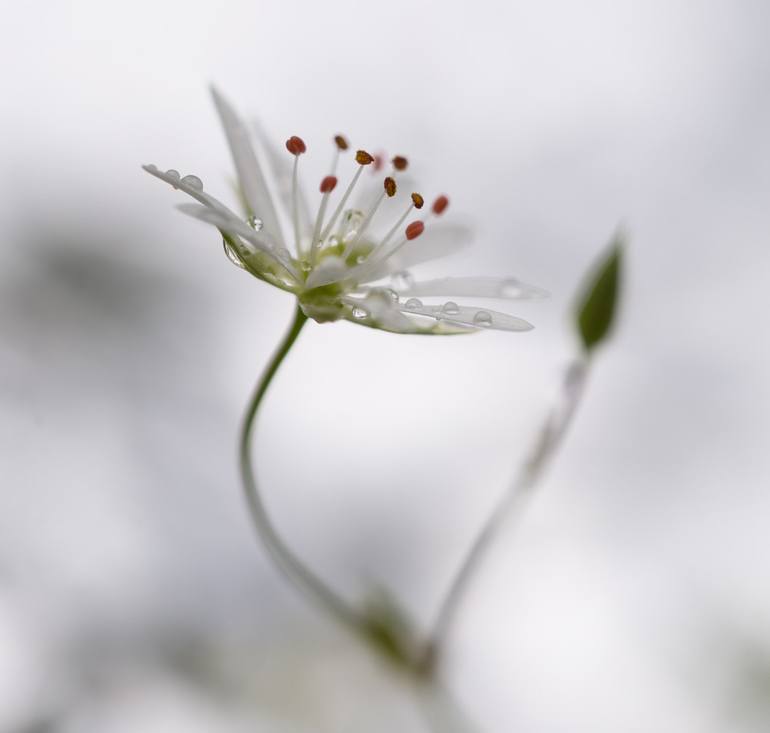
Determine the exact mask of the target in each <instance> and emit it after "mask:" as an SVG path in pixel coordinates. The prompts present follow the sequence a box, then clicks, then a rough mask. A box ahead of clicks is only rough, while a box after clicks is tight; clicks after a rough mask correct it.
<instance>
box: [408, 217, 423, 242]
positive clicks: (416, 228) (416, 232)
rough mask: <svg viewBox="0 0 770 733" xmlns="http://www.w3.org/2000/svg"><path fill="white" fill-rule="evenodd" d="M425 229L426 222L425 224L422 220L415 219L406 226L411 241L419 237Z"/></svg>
mask: <svg viewBox="0 0 770 733" xmlns="http://www.w3.org/2000/svg"><path fill="white" fill-rule="evenodd" d="M424 229H425V224H423V223H422V222H421V221H413V222H412V223H411V224H410V225H409V226H408V227H407V228H406V238H407V239H409V240H410V241H411V240H412V239H417V237H419V236H420V235H421V234H422V233H423V230H424Z"/></svg>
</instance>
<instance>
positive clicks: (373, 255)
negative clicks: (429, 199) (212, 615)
mask: <svg viewBox="0 0 770 733" xmlns="http://www.w3.org/2000/svg"><path fill="white" fill-rule="evenodd" d="M413 208H414V202H412V203H411V204H409V206H408V207H407V209H406V211H405V212H404V213H403V214H402V215H401V216H400V217H399V218H398V221H397V222H396V223H395V224H394V225H393V227H392V228H391V230H390V231H389V232H388V233H387V234H386V235H385V237H384V238H383V239H382V240H380V243H379V244H378V245H377V246H376V247H375V248H374V249H373V250H372V251H371V252H370V253H369V256H368V257H367V258H366V262H367V263H373V262H376V261H377V260H380V261H382V260H386V259H388V257H390V255H391V254H392V252H388V253H387V254H385V255H383V256H381V255H382V252H383V251H384V250H385V248H386V247H387V246H388V242H390V240H391V239H393V235H394V234H395V233H396V232H397V231H398V230H399V229H400V228H401V225H402V224H403V223H404V222H405V221H406V217H407V216H409V214H411V213H412V209H413ZM404 241H406V240H404ZM401 246H402V245H401V244H399V245H398V246H397V247H396V249H400V248H401ZM394 251H395V250H394Z"/></svg>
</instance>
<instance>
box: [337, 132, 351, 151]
mask: <svg viewBox="0 0 770 733" xmlns="http://www.w3.org/2000/svg"><path fill="white" fill-rule="evenodd" d="M334 144H335V145H336V146H337V147H338V148H339V149H340V150H347V149H348V141H347V140H346V139H345V138H344V137H342V135H335V136H334Z"/></svg>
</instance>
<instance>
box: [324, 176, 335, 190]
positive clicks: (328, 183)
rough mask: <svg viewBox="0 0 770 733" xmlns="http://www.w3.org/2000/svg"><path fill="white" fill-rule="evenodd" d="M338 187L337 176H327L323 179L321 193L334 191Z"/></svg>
mask: <svg viewBox="0 0 770 733" xmlns="http://www.w3.org/2000/svg"><path fill="white" fill-rule="evenodd" d="M336 187H337V178H336V176H326V178H324V179H323V181H321V193H329V192H331V191H333V190H334V189H335V188H336Z"/></svg>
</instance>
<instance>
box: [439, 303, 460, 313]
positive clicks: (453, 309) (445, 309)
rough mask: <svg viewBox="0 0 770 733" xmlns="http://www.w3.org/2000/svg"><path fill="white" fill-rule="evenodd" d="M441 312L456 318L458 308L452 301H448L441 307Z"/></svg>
mask: <svg viewBox="0 0 770 733" xmlns="http://www.w3.org/2000/svg"><path fill="white" fill-rule="evenodd" d="M441 312H442V313H443V314H444V315H447V316H456V315H457V314H458V313H459V312H460V307H459V306H458V305H457V303H455V302H454V301H453V300H448V301H447V302H446V303H444V305H443V306H441Z"/></svg>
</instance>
